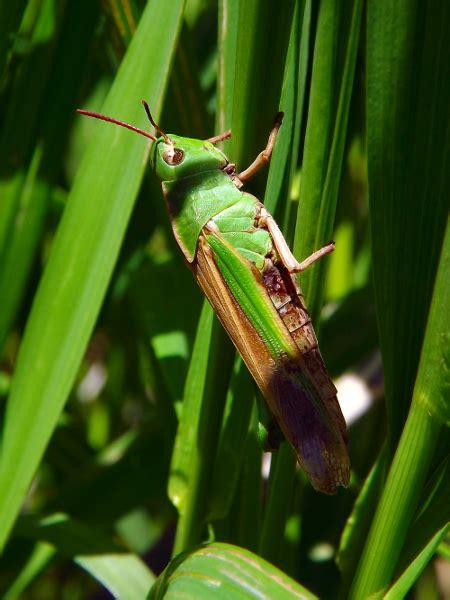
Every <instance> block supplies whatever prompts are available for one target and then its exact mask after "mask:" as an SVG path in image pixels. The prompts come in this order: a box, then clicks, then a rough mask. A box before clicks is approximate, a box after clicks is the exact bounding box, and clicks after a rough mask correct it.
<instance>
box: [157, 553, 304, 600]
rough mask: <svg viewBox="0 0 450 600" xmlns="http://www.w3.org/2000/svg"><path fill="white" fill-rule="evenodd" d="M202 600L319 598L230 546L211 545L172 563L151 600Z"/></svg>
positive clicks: (258, 560) (186, 554)
mask: <svg viewBox="0 0 450 600" xmlns="http://www.w3.org/2000/svg"><path fill="white" fill-rule="evenodd" d="M180 594H182V595H183V597H184V598H192V599H194V598H195V599H198V600H201V599H203V598H205V599H206V598H211V594H212V595H213V596H214V598H215V599H217V600H222V599H223V600H230V599H233V600H234V599H236V600H238V599H239V600H245V599H250V598H276V599H277V600H291V599H294V598H296V599H304V600H313V599H315V598H316V596H315V595H314V594H312V593H311V592H310V591H309V590H307V589H306V588H304V587H302V586H301V585H300V584H298V583H297V582H296V581H294V580H293V579H291V578H290V577H288V576H287V575H285V574H284V573H283V572H282V571H280V570H278V569H277V568H276V567H274V566H272V565H271V564H270V563H268V562H267V561H265V560H263V559H262V558H259V557H258V556H257V555H255V554H252V553H251V552H249V551H247V550H243V549H242V548H238V547H237V546H232V545H230V544H219V543H216V544H208V545H205V546H203V547H201V548H199V549H197V550H196V551H195V552H193V553H190V554H188V553H185V554H183V555H181V556H180V557H178V558H177V559H175V560H173V561H172V563H171V564H170V565H169V566H168V567H167V569H166V570H165V571H164V572H163V573H162V574H161V575H160V577H159V578H158V579H157V581H156V584H155V585H154V587H153V588H152V591H151V594H150V596H149V598H150V600H160V599H162V598H165V597H174V598H175V597H178V596H179V595H180Z"/></svg>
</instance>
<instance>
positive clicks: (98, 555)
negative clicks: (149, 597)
mask: <svg viewBox="0 0 450 600" xmlns="http://www.w3.org/2000/svg"><path fill="white" fill-rule="evenodd" d="M18 533H19V535H26V536H35V537H37V538H38V539H40V540H45V541H46V542H47V543H48V544H51V545H52V546H53V547H54V548H55V549H56V551H57V552H58V553H59V554H60V555H62V556H64V557H67V558H70V559H72V560H73V561H74V562H76V563H77V564H78V565H79V566H80V567H81V568H82V569H84V570H85V571H87V572H88V573H90V574H91V575H92V577H95V579H97V580H98V581H99V582H100V583H101V584H102V585H103V586H104V587H105V588H106V589H107V590H108V591H109V592H110V593H111V594H112V595H113V596H114V597H115V598H123V599H124V600H135V599H136V598H145V596H146V594H147V592H148V591H149V589H150V587H151V586H152V584H153V582H154V580H155V579H154V575H153V573H152V572H151V571H150V570H149V569H148V568H147V566H146V565H145V563H144V562H143V561H142V560H141V559H140V558H139V557H138V556H136V555H135V554H133V553H132V552H129V551H127V550H126V549H125V548H123V547H122V546H119V545H118V544H116V543H114V542H112V541H111V540H109V539H108V538H107V537H106V536H105V535H104V534H101V533H100V532H99V531H96V530H95V528H92V527H88V526H86V525H84V524H82V523H80V522H77V521H75V520H72V519H69V518H68V517H67V516H66V515H64V514H55V515H52V516H50V517H46V518H45V519H41V520H40V521H38V520H35V519H30V518H28V519H24V520H23V521H19V523H18Z"/></svg>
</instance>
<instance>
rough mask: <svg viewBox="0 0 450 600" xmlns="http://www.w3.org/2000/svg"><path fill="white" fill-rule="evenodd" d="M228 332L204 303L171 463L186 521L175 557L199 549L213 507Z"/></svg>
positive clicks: (172, 484)
mask: <svg viewBox="0 0 450 600" xmlns="http://www.w3.org/2000/svg"><path fill="white" fill-rule="evenodd" d="M224 335H225V334H224V332H223V330H222V327H221V325H219V323H218V321H217V320H216V319H215V318H214V314H213V311H212V308H211V307H210V306H209V304H208V303H206V302H205V303H204V305H203V310H202V314H201V317H200V322H199V325H198V330H197V336H196V340H195V345H194V350H193V353H192V359H191V363H190V368H189V373H188V378H187V380H186V386H185V390H184V397H183V407H182V414H181V418H180V423H179V427H178V432H177V437H176V440H175V448H174V452H173V457H172V463H171V476H170V480H169V497H170V499H171V500H172V502H173V504H174V505H175V507H176V508H177V510H178V512H179V515H180V518H179V522H178V527H177V533H176V539H175V545H174V554H178V553H179V552H181V551H182V550H184V549H186V548H189V547H192V546H193V545H195V544H197V543H198V542H199V540H200V537H201V527H202V525H203V522H204V515H205V510H206V505H207V495H208V485H209V481H210V478H211V476H212V466H213V464H214V463H213V460H212V457H214V454H215V450H216V444H217V436H218V434H219V427H220V420H221V417H222V410H223V403H224V402H225V393H226V389H227V385H228V378H229V375H230V370H231V366H232V364H231V360H232V356H233V355H232V353H229V352H225V353H224V351H223V350H224V341H226V340H224V337H223V336H224Z"/></svg>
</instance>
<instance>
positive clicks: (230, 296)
mask: <svg viewBox="0 0 450 600" xmlns="http://www.w3.org/2000/svg"><path fill="white" fill-rule="evenodd" d="M143 105H144V108H145V110H146V112H147V116H148V118H149V120H150V123H151V124H152V125H153V127H154V128H155V130H156V131H157V132H158V133H159V137H158V138H156V137H155V136H153V135H152V134H150V133H149V132H147V131H145V130H142V129H139V128H138V127H134V126H133V125H130V124H128V123H125V122H123V121H119V120H117V119H113V118H112V117H107V116H105V115H101V114H98V113H94V112H91V111H85V110H79V111H78V112H80V113H81V114H84V115H87V116H90V117H95V118H97V119H101V120H103V121H108V122H111V123H114V124H116V125H120V126H122V127H126V128H127V129H131V130H132V131H135V132H137V133H139V134H141V135H144V136H145V137H147V138H150V139H151V140H153V141H154V144H153V147H152V150H151V164H152V166H153V169H154V170H155V173H156V175H157V176H158V177H159V178H160V179H161V180H162V189H163V194H164V198H165V201H166V204H167V208H168V212H169V217H170V221H171V224H172V228H173V233H174V236H175V238H176V241H177V242H178V245H179V247H180V249H181V251H182V253H183V255H184V257H185V259H186V261H187V264H188V266H189V268H190V269H191V271H192V273H193V275H194V277H195V279H196V280H197V283H198V284H199V286H200V288H201V289H202V291H203V293H204V294H205V296H206V297H207V299H208V300H209V302H210V304H211V305H212V307H213V309H214V311H215V313H216V315H217V316H218V318H219V320H220V321H221V323H222V325H223V326H224V328H225V330H226V331H227V333H228V335H229V336H230V338H231V340H232V341H233V343H234V345H235V346H236V348H237V349H238V351H239V352H240V354H241V356H242V358H243V360H244V362H245V364H246V365H247V367H248V369H249V371H250V373H251V374H252V376H253V378H254V380H255V382H256V383H257V385H258V387H259V389H260V390H261V392H262V395H263V396H264V398H265V400H266V403H267V405H268V407H269V410H270V413H271V414H272V416H273V417H274V419H275V421H276V423H277V424H278V426H279V428H280V429H281V431H282V432H283V434H284V436H285V437H286V439H287V440H288V442H289V443H290V444H291V446H292V447H293V449H294V451H295V453H296V456H297V460H298V462H299V464H300V465H301V467H302V468H303V469H304V471H305V472H306V474H307V476H308V478H309V479H310V481H311V483H312V485H313V487H314V488H315V489H316V490H319V491H321V492H324V493H327V494H333V493H335V492H336V489H337V486H339V485H342V486H347V485H348V481H349V471H350V468H349V457H348V452H347V430H346V424H345V420H344V417H343V415H342V412H341V409H340V407H339V403H338V400H337V396H336V388H335V387H334V385H333V383H332V381H331V379H330V377H329V375H328V373H327V370H326V367H325V365H324V362H323V359H322V356H321V354H320V351H319V347H318V343H317V339H316V335H315V333H314V329H313V326H312V324H311V319H310V316H309V314H308V311H307V309H306V306H305V301H304V298H303V295H302V293H301V290H300V288H299V286H298V284H297V281H296V279H295V274H296V273H301V272H302V271H304V270H305V269H306V268H307V267H308V266H309V265H311V264H312V263H313V262H315V261H316V260H317V259H318V258H320V257H322V256H324V255H325V254H327V253H328V252H330V251H332V250H333V248H334V244H333V243H330V244H327V245H326V246H324V247H323V248H321V249H320V250H318V251H317V252H314V253H313V254H312V255H311V256H310V257H309V258H307V259H306V260H304V261H303V262H298V261H297V260H296V258H295V257H294V256H293V255H292V253H291V251H290V249H289V247H288V245H287V242H286V240H285V239H284V237H283V235H282V233H281V231H280V229H279V228H278V226H277V224H276V222H275V220H274V218H273V217H272V216H271V215H270V214H269V212H268V211H267V209H266V208H265V207H264V205H263V204H262V203H261V202H260V201H259V200H258V199H257V198H256V197H255V196H252V195H251V194H249V193H247V192H244V191H242V187H243V185H244V183H245V182H246V181H247V180H248V179H250V178H251V177H252V176H253V175H254V174H255V173H256V172H257V171H259V170H260V169H261V168H262V167H263V166H264V165H265V164H266V163H267V162H268V161H269V160H270V156H271V154H272V150H273V147H274V144H275V140H276V136H277V132H278V130H279V128H280V126H281V122H282V118H283V113H279V114H278V115H277V118H276V120H275V123H274V126H273V128H272V130H271V132H270V135H269V139H268V142H267V146H266V148H265V149H264V150H263V151H262V152H260V154H259V155H258V156H257V158H256V159H255V160H254V161H253V163H252V164H251V165H250V166H249V167H248V168H247V169H245V170H244V171H241V172H237V171H236V167H235V165H234V164H233V163H232V162H230V161H229V160H228V158H227V157H226V156H225V154H224V153H223V152H222V151H221V150H219V149H218V148H217V147H216V144H217V143H218V142H220V141H222V140H225V139H227V138H229V137H230V136H231V132H230V131H227V132H224V133H222V134H220V135H217V136H215V137H212V138H209V139H207V140H198V139H191V138H185V137H180V136H177V135H172V134H170V135H167V134H166V133H165V132H164V131H163V130H162V129H161V128H160V127H159V126H158V125H157V124H156V123H155V122H154V120H153V118H152V115H151V113H150V110H149V107H148V105H147V103H146V102H145V101H143Z"/></svg>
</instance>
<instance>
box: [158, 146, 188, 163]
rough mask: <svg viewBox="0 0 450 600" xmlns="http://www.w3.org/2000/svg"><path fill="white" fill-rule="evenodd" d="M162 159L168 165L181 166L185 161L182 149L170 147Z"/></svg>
mask: <svg viewBox="0 0 450 600" xmlns="http://www.w3.org/2000/svg"><path fill="white" fill-rule="evenodd" d="M162 157H163V159H164V161H165V162H166V163H167V164H168V165H179V164H180V163H181V162H183V160H184V152H183V150H181V148H174V147H173V146H170V147H169V149H167V150H165V151H164V152H163V155H162Z"/></svg>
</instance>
